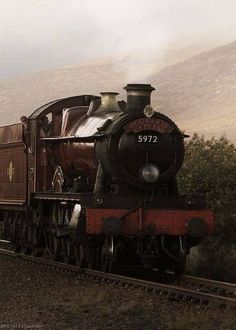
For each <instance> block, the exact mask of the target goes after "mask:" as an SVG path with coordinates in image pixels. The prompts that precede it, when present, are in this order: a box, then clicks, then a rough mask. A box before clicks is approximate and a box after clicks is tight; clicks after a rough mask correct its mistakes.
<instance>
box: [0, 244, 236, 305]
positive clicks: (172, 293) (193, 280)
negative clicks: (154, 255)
mask: <svg viewBox="0 0 236 330" xmlns="http://www.w3.org/2000/svg"><path fill="white" fill-rule="evenodd" d="M0 254H1V255H4V256H6V257H9V258H18V259H21V260H25V261H28V262H31V263H37V264H41V265H44V266H48V267H50V268H56V269H59V270H61V271H67V272H68V271H69V272H73V273H75V274H79V275H80V276H84V277H87V278H91V279H96V280H100V281H101V282H105V283H109V284H114V285H120V286H124V287H137V288H142V289H144V290H145V291H149V292H153V293H155V294H159V295H161V296H165V297H167V298H168V299H170V300H175V301H181V300H182V301H187V302H192V303H195V304H204V305H207V304H214V305H218V306H222V307H227V308H228V307H229V308H235V307H236V284H232V283H225V282H219V281H213V280H207V279H203V278H197V277H193V276H188V275H184V276H182V277H181V280H180V281H178V282H176V281H175V282H173V283H171V284H165V283H159V282H151V281H147V280H142V279H137V278H133V277H127V276H121V275H116V274H111V273H104V272H101V271H96V270H91V269H87V268H82V269H80V268H79V267H78V266H74V265H68V264H64V263H60V262H55V261H52V260H50V259H45V258H35V257H32V256H28V255H24V254H17V253H15V252H14V251H10V250H6V249H3V248H0ZM186 284H187V285H188V287H186ZM189 286H191V287H189Z"/></svg>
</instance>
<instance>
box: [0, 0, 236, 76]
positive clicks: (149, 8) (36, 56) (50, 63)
mask: <svg viewBox="0 0 236 330" xmlns="http://www.w3.org/2000/svg"><path fill="white" fill-rule="evenodd" d="M233 40H236V0H119V1H118V0H0V80H3V79H11V78H12V77H14V76H17V75H19V74H27V73H30V72H37V71H41V70H47V69H51V68H58V67H61V66H65V65H74V64H79V63H81V62H84V61H86V60H91V59H95V58H98V57H100V58H103V57H106V56H115V57H116V56H121V55H122V54H135V53H136V54H137V53H141V52H142V53H145V54H146V57H147V60H148V58H149V56H150V59H151V58H153V56H156V54H158V55H160V54H162V53H164V52H166V51H167V50H168V49H172V48H176V47H179V48H180V49H181V47H185V46H188V44H190V45H192V44H194V45H196V44H198V43H199V45H200V44H204V43H205V44H209V45H211V44H212V45H218V44H219V45H220V44H224V43H227V42H231V41H233Z"/></svg>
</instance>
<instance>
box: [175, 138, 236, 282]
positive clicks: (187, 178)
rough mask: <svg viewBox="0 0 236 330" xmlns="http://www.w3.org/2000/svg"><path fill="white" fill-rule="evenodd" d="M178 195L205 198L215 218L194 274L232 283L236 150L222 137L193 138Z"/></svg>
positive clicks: (235, 243) (234, 270)
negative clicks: (210, 234) (212, 231)
mask: <svg viewBox="0 0 236 330" xmlns="http://www.w3.org/2000/svg"><path fill="white" fill-rule="evenodd" d="M178 182H179V187H180V192H181V193H183V194H192V195H202V196H205V197H206V199H207V202H208V203H209V206H210V208H211V209H212V210H213V212H214V216H215V230H214V235H213V236H212V237H209V238H207V239H205V240H204V241H203V243H202V244H201V245H200V247H199V257H198V258H197V259H198V260H197V261H196V262H195V267H194V269H195V271H196V272H197V273H198V274H201V275H207V276H209V277H211V278H215V279H222V280H228V281H236V268H235V262H236V148H235V146H234V145H233V144H232V143H230V142H229V141H228V140H227V138H226V137H224V136H223V137H221V138H219V139H216V138H211V139H210V140H206V139H205V138H204V136H199V135H198V134H196V133H195V134H194V135H193V137H192V138H191V140H190V141H188V142H187V143H186V154H185V161H184V164H183V167H182V169H181V171H180V173H179V177H178Z"/></svg>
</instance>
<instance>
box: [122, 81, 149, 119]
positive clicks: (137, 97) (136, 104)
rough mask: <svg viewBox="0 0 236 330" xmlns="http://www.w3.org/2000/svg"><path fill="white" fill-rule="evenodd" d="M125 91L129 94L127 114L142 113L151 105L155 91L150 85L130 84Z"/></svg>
mask: <svg viewBox="0 0 236 330" xmlns="http://www.w3.org/2000/svg"><path fill="white" fill-rule="evenodd" d="M124 89H125V90H126V92H127V107H126V112H137V113H138V112H142V111H143V110H144V108H145V107H146V106H147V105H149V104H151V93H152V91H154V90H155V88H153V87H152V86H151V85H149V84H128V85H127V86H126V87H124Z"/></svg>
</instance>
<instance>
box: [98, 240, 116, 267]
mask: <svg viewBox="0 0 236 330" xmlns="http://www.w3.org/2000/svg"><path fill="white" fill-rule="evenodd" d="M113 262H114V241H113V237H112V236H111V237H107V238H106V239H105V242H104V244H103V246H102V250H101V269H102V271H103V272H111V271H112V265H113Z"/></svg>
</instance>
